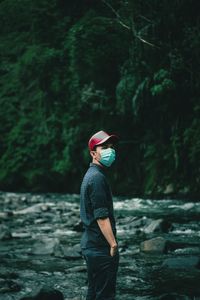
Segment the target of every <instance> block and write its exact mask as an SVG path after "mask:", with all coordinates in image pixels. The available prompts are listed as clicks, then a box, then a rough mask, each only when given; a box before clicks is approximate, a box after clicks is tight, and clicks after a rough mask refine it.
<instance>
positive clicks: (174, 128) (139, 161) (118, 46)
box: [0, 0, 200, 197]
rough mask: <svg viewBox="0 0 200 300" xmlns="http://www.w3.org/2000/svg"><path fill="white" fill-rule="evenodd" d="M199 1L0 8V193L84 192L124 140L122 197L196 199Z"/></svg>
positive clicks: (15, 2) (53, 2)
mask: <svg viewBox="0 0 200 300" xmlns="http://www.w3.org/2000/svg"><path fill="white" fill-rule="evenodd" d="M199 9H200V2H199V1H197V0H181V1H178V0H174V1H168V0H163V1H158V0H153V1H149V0H132V1H131V0H128V1H120V0H115V1H114V0H106V1H100V0H99V1H97V0H91V1H89V0H85V1H83V0H73V1H72V0H71V1H65V0H1V1H0V75H1V76H0V123H1V124H0V189H1V190H10V191H11V190H13V191H32V192H46V191H49V192H76V193H77V192H78V191H79V186H80V182H81V178H82V176H83V174H84V172H85V170H86V168H87V165H88V163H89V155H88V150H87V141H88V138H89V137H90V136H91V135H92V134H93V133H95V132H96V131H98V130H105V131H108V132H114V133H116V134H118V135H119V136H120V137H121V142H120V143H119V149H118V153H119V155H118V162H117V164H116V165H115V166H114V167H113V169H112V171H111V172H110V171H109V172H110V175H112V176H110V180H111V182H112V186H113V192H114V193H115V194H119V195H120V194H121V195H142V196H144V195H148V196H155V195H163V194H165V193H172V194H176V195H178V194H183V195H188V196H190V197H192V196H194V195H198V193H199V187H200V165H199V161H200V101H199V97H200V71H199V66H200V50H199V49H200V15H199Z"/></svg>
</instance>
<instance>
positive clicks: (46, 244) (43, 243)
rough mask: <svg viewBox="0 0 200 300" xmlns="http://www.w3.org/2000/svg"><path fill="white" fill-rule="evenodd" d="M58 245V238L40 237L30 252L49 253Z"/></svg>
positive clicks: (37, 253)
mask: <svg viewBox="0 0 200 300" xmlns="http://www.w3.org/2000/svg"><path fill="white" fill-rule="evenodd" d="M58 245H59V240H58V239H56V238H46V237H45V238H40V239H39V240H37V241H36V243H35V244H34V247H33V251H32V253H33V254H35V255H48V254H49V255H51V254H54V250H55V249H56V247H57V246H58Z"/></svg>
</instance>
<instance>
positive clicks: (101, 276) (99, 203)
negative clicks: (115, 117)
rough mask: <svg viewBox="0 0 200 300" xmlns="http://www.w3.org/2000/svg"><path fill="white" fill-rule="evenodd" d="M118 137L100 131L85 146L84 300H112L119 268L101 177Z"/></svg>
mask: <svg viewBox="0 0 200 300" xmlns="http://www.w3.org/2000/svg"><path fill="white" fill-rule="evenodd" d="M117 141H118V137H117V136H115V135H109V134H107V133H106V132H104V131H99V132H97V133H96V134H94V135H93V136H92V137H91V138H90V140H89V143H88V147H89V151H90V155H91V157H92V163H90V167H89V169H88V171H87V172H86V174H85V176H84V178H83V182H82V185H81V193H80V216H81V220H82V222H83V226H84V232H83V235H82V239H81V249H82V253H83V255H84V258H85V260H86V264H87V271H88V292H87V298H86V300H114V299H115V286H116V276H117V270H118V264H119V254H118V246H117V240H116V228H115V219H114V214H113V201H112V194H111V190H110V187H109V184H108V182H107V180H106V177H105V171H106V168H108V167H110V166H111V165H112V163H113V162H114V160H115V149H114V147H115V144H116V142H117Z"/></svg>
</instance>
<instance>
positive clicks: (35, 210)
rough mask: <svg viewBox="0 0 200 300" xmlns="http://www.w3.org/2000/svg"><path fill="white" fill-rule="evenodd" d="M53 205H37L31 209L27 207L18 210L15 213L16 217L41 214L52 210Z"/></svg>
mask: <svg viewBox="0 0 200 300" xmlns="http://www.w3.org/2000/svg"><path fill="white" fill-rule="evenodd" d="M51 206H53V203H45V204H44V203H37V204H35V205H33V206H31V207H27V208H24V209H21V210H17V211H15V212H14V215H26V214H30V213H41V212H45V211H48V210H50V209H51Z"/></svg>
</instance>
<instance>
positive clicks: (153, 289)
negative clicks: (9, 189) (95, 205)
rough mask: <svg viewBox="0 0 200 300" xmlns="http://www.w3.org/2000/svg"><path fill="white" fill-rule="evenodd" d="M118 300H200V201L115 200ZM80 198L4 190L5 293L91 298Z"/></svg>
mask: <svg viewBox="0 0 200 300" xmlns="http://www.w3.org/2000/svg"><path fill="white" fill-rule="evenodd" d="M114 209H115V215H116V221H117V232H118V241H119V251H120V266H119V272H118V282H117V297H116V300H132V299H134V300H147V299H160V300H161V299H162V300H164V299H170V300H173V299H184V300H187V299H188V300H189V299H193V300H197V299H200V222H199V220H200V203H199V202H197V201H196V202H192V201H189V200H175V199H166V200H165V199H163V200H156V199H154V200H152V199H151V200H150V199H139V198H129V199H128V198H119V197H115V198H114ZM81 230H82V229H81V224H80V220H79V196H78V195H69V194H67V195H63V194H62V195H61V194H30V193H24V194H17V193H4V192H1V193H0V299H2V300H11V299H15V300H19V299H21V298H22V297H23V296H28V295H35V294H36V293H37V292H38V291H39V290H40V289H41V288H42V287H47V288H54V289H58V290H59V291H61V292H62V293H63V294H64V297H65V300H81V299H82V300H83V299H85V294H86V289H87V282H86V279H87V276H86V266H85V262H84V260H83V258H82V257H81V254H80V247H79V242H80V237H81Z"/></svg>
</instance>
